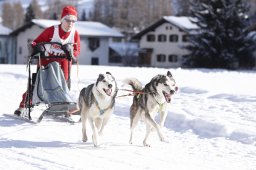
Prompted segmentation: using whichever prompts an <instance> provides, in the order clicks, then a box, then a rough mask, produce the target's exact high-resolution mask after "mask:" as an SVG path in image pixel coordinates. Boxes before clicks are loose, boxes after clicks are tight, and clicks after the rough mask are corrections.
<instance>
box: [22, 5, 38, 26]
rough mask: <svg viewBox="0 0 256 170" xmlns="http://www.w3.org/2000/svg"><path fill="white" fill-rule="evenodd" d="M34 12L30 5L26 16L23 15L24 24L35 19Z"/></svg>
mask: <svg viewBox="0 0 256 170" xmlns="http://www.w3.org/2000/svg"><path fill="white" fill-rule="evenodd" d="M35 17H36V16H35V12H34V10H33V7H32V5H31V4H29V6H28V7H27V10H26V14H25V21H24V22H25V23H29V22H31V21H32V19H35Z"/></svg>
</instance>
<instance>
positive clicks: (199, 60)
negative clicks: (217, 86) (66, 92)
mask: <svg viewBox="0 0 256 170" xmlns="http://www.w3.org/2000/svg"><path fill="white" fill-rule="evenodd" d="M78 1H79V0H69V1H66V0H47V1H46V3H47V6H48V9H47V10H45V11H42V9H41V7H40V6H39V4H38V0H32V1H31V3H30V5H29V6H28V7H27V9H26V10H25V11H24V9H23V8H22V5H21V3H20V2H17V3H12V4H10V3H9V2H8V1H7V2H5V3H4V4H3V7H2V9H3V10H2V20H3V22H2V23H3V25H5V26H7V27H9V28H11V29H13V30H15V29H17V28H19V27H21V26H22V25H24V24H26V23H29V22H30V21H31V19H34V18H41V19H60V15H61V10H62V8H63V6H65V5H68V4H69V5H73V6H75V7H78ZM255 9H256V0H94V10H93V11H89V12H88V11H85V10H82V11H80V13H79V18H78V19H79V20H83V21H87V20H89V21H99V22H102V23H104V24H106V25H108V26H110V27H116V28H119V29H121V30H122V31H124V32H129V33H134V32H135V31H140V30H142V29H144V28H146V27H148V26H149V25H151V24H152V23H154V22H155V21H157V20H159V19H160V18H162V17H163V16H169V15H175V16H190V17H193V18H194V19H196V22H195V24H197V25H198V26H199V28H200V32H199V33H198V34H196V35H193V36H191V37H190V39H189V41H190V42H191V45H190V46H188V47H186V48H187V49H188V50H189V51H190V54H189V55H188V60H187V61H188V62H186V64H187V65H188V66H190V67H193V66H194V67H207V68H228V69H233V68H235V67H243V68H249V67H252V66H253V65H252V64H253V63H254V62H253V58H252V56H253V55H252V52H253V51H255V42H253V40H252V39H250V38H249V39H248V37H249V36H248V32H246V29H247V28H248V27H250V26H251V25H252V24H255V23H256V10H255ZM254 41H255V40H254Z"/></svg>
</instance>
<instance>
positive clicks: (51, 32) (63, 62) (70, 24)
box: [14, 6, 80, 116]
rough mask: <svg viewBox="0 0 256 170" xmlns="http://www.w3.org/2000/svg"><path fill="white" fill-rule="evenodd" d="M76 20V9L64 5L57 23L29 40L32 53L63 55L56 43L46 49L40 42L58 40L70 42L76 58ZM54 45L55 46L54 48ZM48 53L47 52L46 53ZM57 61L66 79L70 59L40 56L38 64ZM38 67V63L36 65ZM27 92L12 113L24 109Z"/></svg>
mask: <svg viewBox="0 0 256 170" xmlns="http://www.w3.org/2000/svg"><path fill="white" fill-rule="evenodd" d="M76 21H77V11H76V9H75V7H73V6H66V7H64V8H63V10H62V14H61V20H60V24H59V25H54V26H51V27H48V28H46V29H45V30H44V31H43V32H42V33H41V34H40V35H39V36H38V37H37V38H36V39H35V40H34V41H32V42H31V44H30V45H31V46H32V49H33V50H32V51H34V52H32V53H35V52H37V51H40V52H42V51H44V53H45V55H46V56H47V55H48V56H53V55H57V56H61V55H65V53H64V51H62V50H59V47H56V45H51V49H50V50H49V49H48V50H46V48H44V47H43V46H42V45H40V43H43V42H58V43H60V44H62V45H65V44H66V45H67V44H70V43H72V47H73V48H72V52H73V54H72V55H73V56H74V57H75V58H77V56H78V55H79V53H80V35H79V33H78V32H77V30H76V29H75V27H74V24H75V22H76ZM54 47H56V48H55V49H54ZM42 48H43V49H42ZM46 53H48V54H46ZM53 61H57V62H58V63H59V64H60V66H61V69H62V71H63V73H64V77H65V79H66V81H68V77H69V74H70V73H69V69H71V65H72V60H71V59H70V58H69V60H67V59H64V58H49V57H48V58H41V59H40V65H41V66H46V65H47V64H49V63H51V62H53ZM37 66H38V67H39V63H38V65H37ZM26 97H27V92H25V93H24V94H23V95H22V101H21V102H20V105H19V108H18V109H17V110H15V112H14V114H15V115H17V116H20V115H21V113H22V112H23V111H24V108H25V102H26Z"/></svg>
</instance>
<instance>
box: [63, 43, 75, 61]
mask: <svg viewBox="0 0 256 170" xmlns="http://www.w3.org/2000/svg"><path fill="white" fill-rule="evenodd" d="M61 49H62V50H63V51H64V52H65V54H66V55H67V59H68V61H71V60H72V58H73V45H72V44H64V45H62V48H61Z"/></svg>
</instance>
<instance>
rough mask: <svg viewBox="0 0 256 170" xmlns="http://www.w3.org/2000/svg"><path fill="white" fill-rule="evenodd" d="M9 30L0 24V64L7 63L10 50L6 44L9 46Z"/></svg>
mask: <svg viewBox="0 0 256 170" xmlns="http://www.w3.org/2000/svg"><path fill="white" fill-rule="evenodd" d="M10 33H11V30H10V29H9V28H7V27H5V26H3V25H2V24H0V64H6V63H8V62H9V61H8V56H9V55H10V50H8V46H10V43H11V38H10V37H9V34H10Z"/></svg>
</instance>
